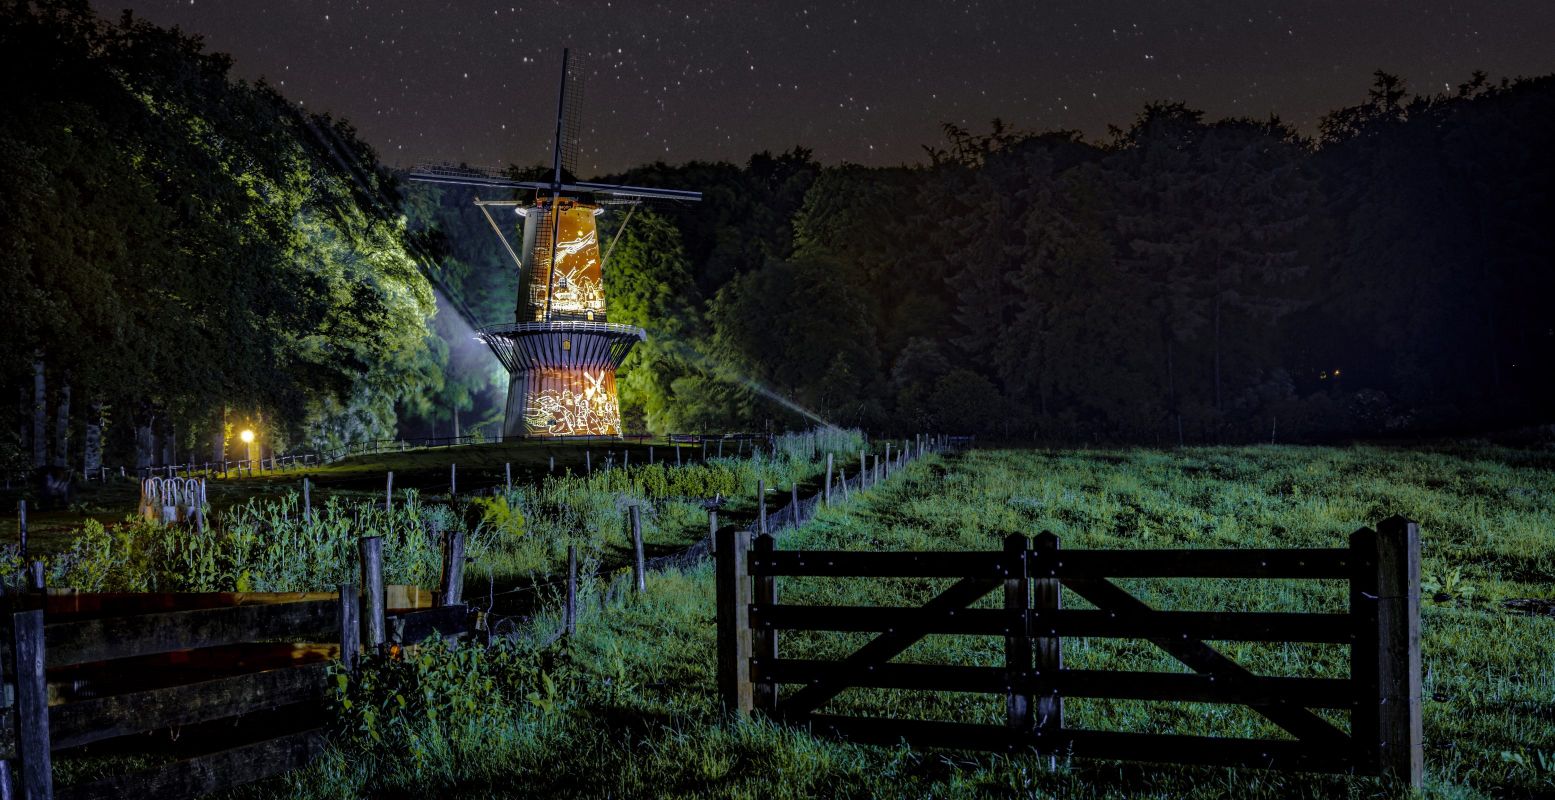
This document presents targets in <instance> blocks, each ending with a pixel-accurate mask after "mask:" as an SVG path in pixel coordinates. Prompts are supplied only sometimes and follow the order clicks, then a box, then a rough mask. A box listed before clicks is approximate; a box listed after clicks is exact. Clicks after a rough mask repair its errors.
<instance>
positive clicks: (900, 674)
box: [751, 657, 1356, 708]
mask: <svg viewBox="0 0 1555 800" xmlns="http://www.w3.org/2000/svg"><path fill="white" fill-rule="evenodd" d="M836 663H837V662H835V661H824V660H813V659H782V658H779V659H766V658H761V657H757V658H755V659H753V660H752V661H751V676H752V680H755V681H773V682H776V683H812V682H816V681H822V680H825V679H826V678H827V677H828V676H829V675H830V673H831V671H832V670H833V669H834V668H835V667H836ZM852 685H853V686H858V687H867V688H873V689H906V690H922V691H939V692H977V693H984V694H1004V693H1006V692H1009V691H1012V690H1013V691H1022V692H1028V693H1037V692H1056V693H1058V694H1059V695H1062V696H1066V697H1105V698H1112V699H1118V700H1159V701H1170V702H1185V703H1186V702H1191V703H1223V704H1234V705H1253V704H1262V703H1278V702H1284V703H1293V704H1295V705H1299V706H1303V707H1306V708H1351V707H1353V706H1354V704H1355V702H1356V694H1355V688H1354V684H1353V683H1351V682H1350V681H1348V680H1345V679H1342V678H1291V677H1283V676H1280V677H1265V676H1252V677H1250V678H1239V677H1237V676H1231V675H1197V674H1185V673H1174V672H1133V671H1126V670H1061V671H1059V672H1057V673H1043V672H1037V673H1035V674H1032V675H1029V676H1023V677H1019V676H1018V677H1013V678H1012V677H1010V676H1007V675H1006V674H1005V671H1004V670H1003V669H1001V668H999V667H973V666H963V665H959V664H910V663H909V664H899V663H891V664H880V665H877V666H875V668H873V669H870V670H868V671H866V672H864V673H863V674H861V675H859V676H857V677H856V678H855V679H854V681H853V683H852Z"/></svg>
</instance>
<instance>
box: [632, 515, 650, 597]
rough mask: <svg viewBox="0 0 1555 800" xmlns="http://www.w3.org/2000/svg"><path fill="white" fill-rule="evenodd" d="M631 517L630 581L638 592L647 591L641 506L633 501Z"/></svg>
mask: <svg viewBox="0 0 1555 800" xmlns="http://www.w3.org/2000/svg"><path fill="white" fill-rule="evenodd" d="M630 514H631V519H632V572H633V573H634V574H633V576H632V579H633V580H632V582H633V583H635V584H636V585H637V592H638V593H639V594H641V593H643V592H646V591H648V570H647V568H646V566H645V565H644V563H643V516H642V507H641V506H639V505H636V504H635V503H634V504H633V505H632V506H631V508H630Z"/></svg>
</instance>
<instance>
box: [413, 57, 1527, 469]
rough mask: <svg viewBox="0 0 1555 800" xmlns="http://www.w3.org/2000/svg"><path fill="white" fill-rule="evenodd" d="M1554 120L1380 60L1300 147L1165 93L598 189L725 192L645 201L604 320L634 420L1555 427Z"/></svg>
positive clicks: (472, 392)
mask: <svg viewBox="0 0 1555 800" xmlns="http://www.w3.org/2000/svg"><path fill="white" fill-rule="evenodd" d="M1358 89H1363V87H1358ZM1357 94H1358V95H1360V94H1361V91H1358V92H1357ZM1552 126H1555V78H1551V77H1541V78H1536V79H1525V80H1516V81H1500V82H1495V83H1492V82H1491V81H1489V80H1487V78H1486V77H1485V76H1484V75H1482V74H1476V75H1473V76H1471V77H1470V78H1469V80H1468V81H1467V82H1465V83H1464V84H1463V85H1461V86H1459V87H1457V88H1456V90H1454V91H1451V92H1448V93H1440V94H1415V93H1411V92H1410V91H1409V90H1408V89H1407V87H1406V85H1405V83H1404V81H1403V80H1402V79H1400V78H1398V77H1396V76H1393V75H1389V74H1387V73H1383V72H1378V73H1377V74H1376V75H1375V76H1374V83H1373V85H1372V86H1371V87H1370V90H1369V91H1365V93H1364V97H1363V99H1362V100H1361V102H1360V103H1358V104H1357V105H1355V106H1351V107H1346V108H1341V109H1338V110H1336V111H1334V112H1332V113H1331V114H1329V115H1328V116H1326V117H1325V118H1324V119H1323V120H1322V122H1321V125H1320V127H1319V130H1318V131H1317V133H1316V135H1315V136H1311V137H1308V136H1303V135H1301V134H1300V133H1298V132H1297V131H1296V130H1294V129H1293V128H1291V127H1290V126H1288V125H1286V124H1283V123H1282V122H1280V121H1279V120H1278V119H1268V120H1250V119H1227V120H1218V121H1212V120H1208V119H1206V118H1205V116H1204V115H1203V114H1202V113H1201V112H1199V111H1196V110H1194V109H1192V108H1189V107H1187V106H1185V105H1182V104H1177V103H1157V104H1151V105H1149V106H1147V107H1145V108H1144V109H1143V111H1142V112H1141V113H1140V115H1139V116H1138V117H1137V118H1136V119H1135V120H1134V121H1133V122H1132V123H1131V124H1130V125H1128V126H1127V127H1126V128H1121V129H1116V130H1114V131H1112V134H1111V136H1110V138H1109V140H1108V141H1106V142H1100V143H1098V142H1089V141H1086V140H1085V139H1083V138H1082V137H1081V136H1080V135H1079V134H1077V133H1074V132H1065V131H1059V132H1044V133H1026V132H1021V131H1016V130H1012V129H1010V128H1008V127H1006V126H1004V125H1003V124H1001V123H999V122H997V121H995V122H994V123H993V125H992V127H991V130H989V131H987V132H972V131H969V130H965V129H962V128H959V127H956V126H946V129H945V134H946V137H945V142H944V143H943V144H941V145H940V146H938V147H930V148H928V149H927V153H926V158H925V163H924V164H921V165H917V166H904V167H900V168H886V169H881V168H865V167H860V166H852V165H842V166H837V167H823V166H822V165H820V164H818V163H817V162H816V161H815V160H814V159H813V158H812V157H811V155H810V153H809V151H806V150H803V149H795V150H792V151H790V152H788V153H784V154H781V155H772V154H769V153H763V154H759V155H757V156H754V157H753V158H751V159H750V161H749V162H748V163H746V164H745V165H743V166H736V165H731V164H727V163H690V164H684V165H678V166H668V165H664V164H656V165H651V166H646V167H643V168H640V169H636V170H633V171H631V172H629V173H627V174H625V175H618V176H606V179H609V180H614V179H620V180H625V181H629V182H633V183H644V184H649V185H662V186H667V187H680V188H691V189H698V190H700V191H702V192H703V193H704V198H705V199H704V201H703V202H702V203H700V204H696V205H687V206H679V207H676V206H667V207H666V206H661V207H655V208H649V209H646V210H640V211H638V212H636V214H635V215H634V217H633V219H632V221H631V223H630V224H629V225H628V226H627V228H626V230H625V233H624V234H623V235H622V237H621V243H620V244H619V245H618V247H617V248H616V250H615V252H614V254H613V256H612V258H611V259H610V261H609V262H608V263H607V264H606V275H605V280H606V286H607V291H608V294H609V299H610V303H611V319H612V320H618V321H626V322H631V323H633V324H637V325H641V326H643V327H644V328H646V329H647V330H648V332H649V340H648V342H647V343H646V344H644V345H641V346H639V347H638V348H637V349H636V350H635V351H634V352H633V354H632V355H631V356H630V358H629V359H628V361H627V366H626V369H625V370H624V371H623V378H622V381H621V385H622V387H623V390H622V405H623V409H624V411H625V413H626V414H627V416H628V420H629V421H628V427H633V428H637V429H647V430H652V431H661V432H662V431H669V430H704V429H705V430H729V429H738V428H748V427H753V426H755V427H760V426H762V425H763V424H764V423H765V421H766V420H773V422H774V424H775V425H776V426H777V427H785V426H793V425H800V424H806V423H807V422H813V421H814V420H815V419H824V420H826V421H829V422H834V423H837V424H842V425H850V426H861V427H863V428H865V429H868V430H878V431H893V432H909V431H918V430H941V431H961V432H968V433H974V432H975V433H982V434H988V435H995V436H1001V437H1010V438H1026V439H1029V438H1036V439H1039V440H1043V441H1071V442H1074V441H1105V442H1124V441H1126V442H1143V443H1161V444H1168V443H1172V444H1175V443H1177V442H1179V441H1184V442H1189V443H1196V442H1206V441H1210V442H1213V441H1267V440H1269V439H1271V438H1272V439H1275V440H1278V441H1289V440H1298V441H1299V440H1308V439H1314V438H1327V437H1335V436H1376V435H1389V434H1439V433H1461V432H1464V431H1471V430H1485V429H1502V428H1507V427H1512V426H1517V425H1524V424H1529V423H1538V422H1549V421H1551V419H1552V418H1555V401H1552V400H1551V397H1552V396H1555V395H1552V390H1555V313H1552V311H1551V306H1552V303H1555V225H1552V224H1551V220H1555V201H1552V195H1551V190H1550V187H1551V186H1555V160H1552V152H1555V151H1552V148H1551V147H1550V145H1549V137H1548V131H1550V130H1551V129H1552ZM411 192H412V197H413V198H416V199H417V202H418V204H417V205H415V206H413V212H412V213H411V219H412V225H413V226H422V227H426V228H427V229H428V230H429V231H431V232H433V233H434V234H435V235H438V236H441V237H442V238H441V241H442V244H443V247H444V250H445V252H446V253H447V257H446V259H445V262H446V263H448V264H452V265H456V266H457V270H458V272H459V273H460V274H461V275H468V276H470V284H469V285H470V287H471V288H472V289H474V291H473V292H471V293H470V294H471V295H472V297H473V296H479V297H485V298H488V299H490V300H491V302H492V303H493V304H492V305H490V306H489V307H485V308H483V310H482V311H481V312H477V313H478V314H479V315H480V316H482V317H483V318H485V321H506V319H507V317H506V316H503V315H505V314H508V313H510V311H509V309H510V308H511V306H512V300H511V298H512V293H511V289H510V288H508V286H507V285H506V284H502V285H498V283H497V282H500V281H502V280H508V281H509V283H510V282H511V270H507V271H506V272H503V271H497V272H492V271H489V270H487V269H484V268H471V267H470V266H469V265H471V264H501V263H503V261H502V256H501V255H500V254H499V253H498V252H497V248H498V247H499V246H500V245H499V244H498V243H497V241H496V239H495V237H494V236H493V235H492V234H491V232H490V229H489V228H488V227H487V226H486V223H485V222H484V220H482V219H481V218H480V217H479V215H478V214H476V213H475V212H474V211H473V209H470V207H469V204H468V201H469V199H470V195H469V194H468V193H467V192H458V191H453V192H450V191H447V190H435V189H412V190H411ZM622 216H623V215H621V214H619V213H613V214H610V215H607V216H606V217H605V218H602V219H604V220H605V222H604V223H603V224H604V226H605V229H604V230H603V231H602V234H601V236H602V240H607V239H609V238H611V237H612V236H613V230H612V227H613V226H614V225H619V223H620V219H621V217H622ZM464 248H475V249H473V250H466V249H464ZM504 276H506V277H504ZM460 285H461V286H462V285H463V284H460ZM472 374H473V373H472ZM473 380H474V381H475V382H478V383H479V384H480V385H479V386H478V387H476V386H474V384H472V383H470V382H467V381H462V380H453V381H450V384H449V391H458V392H463V394H461V395H460V397H459V402H460V403H468V405H464V406H462V407H464V408H472V409H475V413H474V415H473V416H475V417H483V418H486V419H491V418H493V416H494V415H495V414H496V413H498V412H497V410H496V409H497V408H499V406H500V403H499V399H500V398H499V396H498V393H499V391H500V389H501V376H500V371H498V370H496V368H495V366H494V365H493V366H492V367H491V372H489V373H485V374H481V375H479V376H478V377H475V378H473ZM482 391H484V393H485V394H482ZM434 405H435V406H436V407H438V408H443V409H446V408H449V407H453V406H457V403H436V404H434ZM483 410H484V411H483Z"/></svg>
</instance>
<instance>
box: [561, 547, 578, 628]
mask: <svg viewBox="0 0 1555 800" xmlns="http://www.w3.org/2000/svg"><path fill="white" fill-rule="evenodd" d="M562 621H563V623H564V624H565V626H566V630H567V635H568V636H571V635H573V634H574V633H576V632H577V630H578V546H577V545H575V544H569V545H567V607H566V608H565V609H563V617H562Z"/></svg>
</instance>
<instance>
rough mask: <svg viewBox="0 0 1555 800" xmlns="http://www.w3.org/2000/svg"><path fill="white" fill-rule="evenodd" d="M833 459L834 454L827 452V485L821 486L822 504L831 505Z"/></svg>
mask: <svg viewBox="0 0 1555 800" xmlns="http://www.w3.org/2000/svg"><path fill="white" fill-rule="evenodd" d="M831 460H832V454H831V453H827V454H826V485H825V486H823V487H822V488H821V505H823V506H829V505H831Z"/></svg>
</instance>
